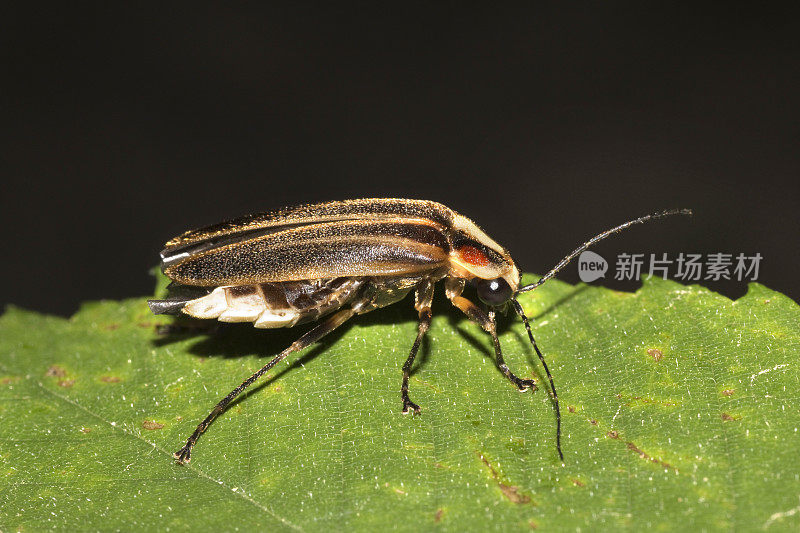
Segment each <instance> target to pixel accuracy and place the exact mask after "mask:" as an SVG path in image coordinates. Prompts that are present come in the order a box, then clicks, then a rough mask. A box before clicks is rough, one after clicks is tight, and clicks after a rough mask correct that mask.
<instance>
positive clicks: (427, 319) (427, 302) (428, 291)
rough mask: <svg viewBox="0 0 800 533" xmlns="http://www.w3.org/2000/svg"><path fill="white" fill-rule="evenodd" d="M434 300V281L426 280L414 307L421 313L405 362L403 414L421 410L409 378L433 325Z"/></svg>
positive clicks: (401, 388) (421, 284)
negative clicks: (410, 393)
mask: <svg viewBox="0 0 800 533" xmlns="http://www.w3.org/2000/svg"><path fill="white" fill-rule="evenodd" d="M432 301H433V283H431V281H430V280H424V281H422V282H421V283H420V285H419V286H418V287H417V292H416V294H415V300H414V307H415V308H416V309H417V312H418V313H419V327H418V328H417V338H416V339H415V340H414V345H413V346H412V347H411V353H410V354H409V355H408V359H406V362H405V364H403V385H402V386H401V387H400V395H401V397H402V398H403V414H404V415H405V414H408V413H409V412H413V413H414V414H416V415H418V414H419V413H420V411H421V409H420V406H419V405H417V404H415V403H414V402H412V401H411V398H409V396H408V378H409V376H410V375H411V366H412V365H413V364H414V358H415V357H416V356H417V351H419V345H420V344H421V343H422V338H423V337H424V336H425V333H427V331H428V328H430V326H431V302H432Z"/></svg>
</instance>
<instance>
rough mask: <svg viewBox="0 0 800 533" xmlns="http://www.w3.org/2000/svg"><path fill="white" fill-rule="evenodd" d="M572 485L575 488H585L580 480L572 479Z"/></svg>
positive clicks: (584, 484)
mask: <svg viewBox="0 0 800 533" xmlns="http://www.w3.org/2000/svg"><path fill="white" fill-rule="evenodd" d="M572 484H573V485H575V486H576V487H585V486H586V483H584V482H583V481H581V480H580V479H573V480H572Z"/></svg>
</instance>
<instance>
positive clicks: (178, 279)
mask: <svg viewBox="0 0 800 533" xmlns="http://www.w3.org/2000/svg"><path fill="white" fill-rule="evenodd" d="M677 213H681V214H689V211H688V210H673V211H664V212H662V213H656V214H654V215H648V216H645V217H641V218H638V219H636V220H631V221H629V222H626V223H625V224H622V225H620V226H617V227H615V228H612V229H610V230H608V231H605V232H603V233H601V234H599V235H597V236H596V237H594V238H592V239H591V240H589V241H588V242H586V243H584V244H583V245H581V246H580V247H578V248H577V249H576V250H575V251H573V252H572V253H571V254H570V255H568V256H567V257H565V258H564V259H563V260H562V261H561V262H560V263H559V264H558V265H557V266H556V267H555V268H554V269H552V270H551V271H550V272H548V273H547V274H546V275H545V276H544V277H542V278H541V279H540V280H539V281H537V282H536V283H533V284H531V285H526V286H524V287H520V281H521V280H520V273H519V270H518V269H517V267H516V265H515V264H514V261H513V260H512V259H511V256H510V255H509V253H508V252H507V251H506V250H505V249H504V248H503V247H502V246H500V245H499V244H497V243H496V242H495V241H493V240H492V239H491V238H490V237H489V236H488V235H486V234H485V233H484V232H483V231H482V230H481V229H480V228H479V227H478V226H477V225H476V224H475V223H474V222H472V221H471V220H469V219H468V218H466V217H464V216H462V215H459V214H458V213H456V212H455V211H453V210H451V209H449V208H447V207H445V206H444V205H442V204H439V203H436V202H430V201H425V200H400V199H364V200H347V201H342V202H329V203H323V204H316V205H306V206H300V207H295V208H288V209H282V210H279V211H274V212H269V213H264V214H260V215H251V216H247V217H243V218H240V219H237V220H231V221H229V222H223V223H221V224H216V225H214V226H209V227H207V228H203V229H199V230H193V231H188V232H186V233H184V234H183V235H180V236H179V237H175V238H174V239H172V240H170V241H169V242H167V244H166V246H165V248H164V250H163V251H162V252H161V258H162V261H163V263H162V268H163V271H164V274H166V275H167V277H169V278H170V279H171V280H172V283H171V284H170V286H169V289H170V296H169V297H168V298H167V299H165V300H151V301H150V302H149V303H150V308H151V310H152V311H153V313H156V314H161V313H168V314H181V313H183V314H186V315H189V316H192V317H195V318H205V319H217V320H220V321H223V322H252V323H253V325H254V326H255V327H257V328H281V327H287V326H293V325H295V324H300V323H303V322H311V321H316V320H318V319H320V318H323V317H324V320H323V321H322V322H320V323H319V324H317V325H316V326H314V327H313V328H311V329H310V330H309V331H307V332H306V333H305V334H303V335H302V336H301V337H300V338H299V339H298V340H297V341H295V342H294V343H292V344H291V345H290V346H289V347H288V348H286V349H285V350H284V351H282V352H281V353H280V354H278V355H276V356H275V357H274V358H273V359H272V360H271V361H270V362H269V363H267V364H266V365H264V367H263V368H261V369H260V370H258V371H257V372H256V373H255V374H253V375H252V376H250V377H249V378H247V379H246V380H245V381H244V382H242V384H241V385H239V386H238V387H236V388H235V389H234V390H233V391H231V393H230V394H228V395H227V396H226V397H225V398H223V399H222V400H221V401H220V402H219V403H218V404H217V405H216V407H214V409H213V410H212V411H211V413H210V414H209V415H208V416H207V417H206V418H205V419H204V420H203V421H202V422H201V423H200V425H199V426H198V427H197V429H196V430H195V431H194V433H192V435H191V436H190V437H189V439H188V440H187V441H186V445H185V446H184V447H183V448H181V449H180V450H178V451H177V452H176V453H175V458H176V459H177V461H178V462H179V463H187V462H189V460H190V459H191V451H192V447H193V446H194V444H195V442H196V441H197V439H198V438H199V437H200V434H202V433H203V432H204V431H205V430H206V428H207V427H208V426H209V424H210V423H211V422H212V421H213V420H214V418H216V416H217V415H219V414H220V413H222V412H223V411H224V410H225V407H226V406H227V405H228V404H229V403H230V402H231V400H233V399H234V398H235V397H236V396H237V395H239V393H241V392H242V391H243V390H244V389H246V388H247V387H249V386H250V385H251V384H252V383H253V382H254V381H256V380H257V379H258V378H260V377H261V376H262V375H264V374H265V373H266V372H267V371H268V370H269V369H270V368H272V367H273V366H275V365H276V364H277V363H278V362H279V361H281V360H282V359H284V358H285V357H286V356H288V355H289V354H290V353H292V352H296V351H298V350H302V349H303V348H305V347H307V346H308V345H310V344H312V343H314V342H316V341H317V340H319V339H320V338H322V337H323V336H325V335H326V334H328V333H330V332H331V331H333V330H334V329H335V328H337V327H338V326H340V325H342V324H343V323H344V322H345V321H347V320H348V319H349V318H351V317H353V316H354V315H359V314H363V313H368V312H369V311H372V310H373V309H378V308H380V307H384V306H387V305H389V304H392V303H395V302H397V301H400V300H402V299H403V298H404V297H405V296H406V295H407V294H408V293H409V292H411V291H412V290H413V291H414V292H415V299H414V306H415V308H416V310H417V312H418V314H419V329H418V332H417V337H416V339H415V340H414V344H413V345H412V346H411V353H410V354H409V356H408V358H407V359H406V362H405V364H404V365H403V381H402V386H401V389H400V391H401V398H402V401H403V413H409V412H412V413H419V412H420V407H419V406H418V405H417V404H415V403H414V402H412V401H411V398H410V397H409V394H408V378H409V372H410V370H411V366H412V365H413V363H414V358H415V357H416V355H417V350H418V349H419V345H420V342H421V341H422V338H423V336H424V335H425V332H426V331H427V330H428V328H429V326H430V323H431V301H432V300H433V290H434V285H435V284H436V282H438V281H440V280H444V286H445V293H446V294H447V297H448V298H449V299H450V301H451V302H452V303H453V305H454V306H455V307H457V308H458V309H460V310H461V311H462V312H463V313H464V314H465V315H467V317H469V318H470V320H472V321H474V322H476V323H477V324H478V325H479V326H480V327H481V328H483V329H484V330H485V331H486V332H488V333H489V334H490V335H491V337H492V341H493V343H494V350H495V355H496V357H497V365H498V368H499V369H500V370H501V371H502V372H503V374H504V375H505V376H506V377H507V378H508V379H509V380H510V381H511V382H512V383H513V384H514V385H515V386H516V387H517V388H518V389H519V390H520V391H526V390H528V389H531V390H536V384H535V383H534V382H533V380H530V379H522V378H519V377H517V376H516V375H514V374H513V373H512V372H511V371H510V370H509V368H508V366H507V365H506V364H505V362H504V361H503V354H502V351H501V350H500V341H499V340H498V338H497V328H496V320H495V318H496V313H497V311H498V310H499V309H501V308H504V307H506V306H507V305H508V304H509V303H510V304H511V305H512V306H513V307H514V310H515V311H516V312H517V314H518V315H519V316H520V317H521V319H522V320H523V322H524V323H525V327H526V329H527V331H528V336H529V339H530V341H531V344H532V345H533V348H534V349H535V351H536V353H537V355H538V356H539V360H540V361H541V362H542V365H543V367H544V370H545V372H546V373H547V377H548V379H549V382H550V389H551V391H552V398H553V401H554V405H555V410H556V448H557V450H558V454H559V456H560V457H561V459H562V460H563V458H564V456H563V454H562V452H561V413H560V410H559V405H558V396H557V394H556V389H555V384H554V383H553V378H552V376H551V375H550V371H549V369H548V368H547V365H546V363H545V361H544V357H543V356H542V353H541V351H540V350H539V348H538V346H537V345H536V341H535V340H534V338H533V334H532V332H531V328H530V325H529V323H528V319H527V317H526V316H525V313H524V312H523V310H522V306H521V305H520V304H519V302H518V301H517V299H516V296H517V294H519V293H521V292H526V291H530V290H533V289H534V288H536V287H538V286H539V285H541V284H542V283H544V282H545V281H547V280H548V279H550V278H552V277H553V276H554V275H555V274H556V272H558V271H559V270H561V269H562V268H563V267H564V266H565V265H566V264H567V263H569V261H571V260H572V259H573V258H574V257H576V256H577V255H578V254H579V253H580V252H582V251H583V250H585V249H586V248H587V247H589V246H590V245H591V244H593V243H595V242H597V241H599V240H600V239H603V238H605V237H607V236H609V235H611V234H613V233H616V232H618V231H621V230H623V229H625V228H627V227H628V226H630V225H632V224H638V223H642V222H645V221H647V220H650V219H653V218H659V217H662V216H667V215H672V214H677ZM467 283H469V284H471V285H474V286H475V288H476V289H477V295H478V298H479V299H480V300H481V301H482V302H483V304H484V306H483V307H479V306H478V305H476V304H474V303H473V302H472V301H470V300H468V299H467V298H465V297H464V296H462V292H463V291H464V288H465V285H466V284H467Z"/></svg>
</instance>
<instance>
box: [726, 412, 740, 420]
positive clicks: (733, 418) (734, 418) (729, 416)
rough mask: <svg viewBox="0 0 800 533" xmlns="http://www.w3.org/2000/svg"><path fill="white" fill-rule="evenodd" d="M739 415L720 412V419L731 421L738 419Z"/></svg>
mask: <svg viewBox="0 0 800 533" xmlns="http://www.w3.org/2000/svg"><path fill="white" fill-rule="evenodd" d="M738 419H739V417H735V416H733V415H729V414H728V413H722V421H723V422H733V421H734V420H738Z"/></svg>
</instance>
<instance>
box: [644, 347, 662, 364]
mask: <svg viewBox="0 0 800 533" xmlns="http://www.w3.org/2000/svg"><path fill="white" fill-rule="evenodd" d="M647 355H649V356H650V357H652V358H653V361H655V362H658V361H661V359H663V358H664V353H663V352H662V351H661V350H659V349H658V348H648V350H647Z"/></svg>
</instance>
